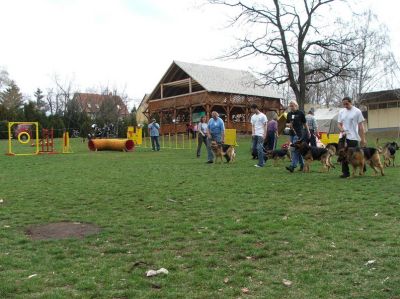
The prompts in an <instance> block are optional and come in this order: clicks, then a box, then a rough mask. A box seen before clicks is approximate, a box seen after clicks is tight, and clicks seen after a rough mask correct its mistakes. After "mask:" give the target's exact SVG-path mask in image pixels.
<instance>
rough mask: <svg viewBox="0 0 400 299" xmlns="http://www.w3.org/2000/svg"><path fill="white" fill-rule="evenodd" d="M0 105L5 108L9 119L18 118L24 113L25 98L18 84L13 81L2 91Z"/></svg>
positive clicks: (6, 116)
mask: <svg viewBox="0 0 400 299" xmlns="http://www.w3.org/2000/svg"><path fill="white" fill-rule="evenodd" d="M0 105H1V106H3V109H4V110H5V118H6V119H7V120H8V121H13V120H16V119H17V118H18V117H20V116H21V114H22V109H21V108H22V105H23V99H22V94H21V92H20V90H19V87H18V85H17V84H16V83H15V82H14V81H11V83H10V85H9V86H8V87H7V88H6V89H5V90H4V91H3V92H1V93H0Z"/></svg>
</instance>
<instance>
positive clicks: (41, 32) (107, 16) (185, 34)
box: [0, 0, 400, 99]
mask: <svg viewBox="0 0 400 299" xmlns="http://www.w3.org/2000/svg"><path fill="white" fill-rule="evenodd" d="M203 2H204V1H201V0H0V28H1V34H0V36H1V45H0V68H5V69H6V70H7V71H8V73H9V75H10V78H11V79H14V80H15V81H16V83H17V84H18V85H19V86H20V88H21V90H22V92H23V93H25V94H29V95H31V94H33V92H34V90H35V89H36V88H38V87H40V88H41V89H43V90H46V88H48V87H51V86H52V84H53V81H52V78H53V77H54V75H55V74H58V75H59V77H60V78H62V79H64V80H70V79H72V80H74V82H75V85H76V86H77V88H79V89H80V90H81V91H85V90H87V89H99V88H100V87H104V86H109V87H110V88H113V89H114V88H116V89H118V90H120V91H123V90H125V92H126V93H127V94H128V96H129V97H130V98H133V99H141V98H142V97H143V95H144V94H145V93H146V92H150V91H152V89H153V88H154V86H155V85H156V84H157V83H158V81H159V79H160V78H161V76H162V75H163V74H164V72H165V71H166V70H167V68H168V67H169V65H170V64H171V62H172V61H173V60H181V61H186V62H193V63H204V64H209V65H216V66H225V67H231V68H237V69H248V67H249V66H250V64H251V62H249V61H229V62H226V61H219V60H215V58H216V57H217V56H219V55H221V54H222V53H223V51H224V50H226V49H227V48H228V47H229V46H230V45H232V44H233V43H234V39H233V38H234V32H233V31H232V30H229V29H228V30H226V29H223V26H224V25H225V24H226V23H225V21H226V18H225V12H224V11H223V10H221V9H220V8H216V7H215V8H212V7H210V6H206V7H202V6H200V5H199V4H200V3H203ZM354 2H355V3H357V5H358V4H359V3H361V2H362V3H363V4H362V5H364V7H371V8H372V9H373V10H374V12H375V13H376V14H377V15H378V17H379V18H380V20H381V21H382V22H384V23H385V24H386V25H387V26H388V28H389V31H390V36H391V38H392V49H393V52H394V53H395V55H396V57H397V58H398V59H399V58H400V36H399V35H400V34H399V33H400V21H399V18H398V10H399V8H400V1H397V0H379V1H378V0H355V1H354ZM360 5H361V4H360ZM396 33H397V34H396Z"/></svg>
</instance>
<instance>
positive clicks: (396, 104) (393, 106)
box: [387, 102, 399, 108]
mask: <svg viewBox="0 0 400 299" xmlns="http://www.w3.org/2000/svg"><path fill="white" fill-rule="evenodd" d="M398 105H399V102H390V103H388V104H387V107H388V108H397V107H398Z"/></svg>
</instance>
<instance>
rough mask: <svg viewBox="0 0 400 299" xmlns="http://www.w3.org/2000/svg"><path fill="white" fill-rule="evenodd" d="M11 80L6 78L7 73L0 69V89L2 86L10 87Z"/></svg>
mask: <svg viewBox="0 0 400 299" xmlns="http://www.w3.org/2000/svg"><path fill="white" fill-rule="evenodd" d="M10 83H11V80H10V77H9V76H8V72H7V71H6V70H5V69H2V68H0V89H1V88H2V87H4V86H8V85H10Z"/></svg>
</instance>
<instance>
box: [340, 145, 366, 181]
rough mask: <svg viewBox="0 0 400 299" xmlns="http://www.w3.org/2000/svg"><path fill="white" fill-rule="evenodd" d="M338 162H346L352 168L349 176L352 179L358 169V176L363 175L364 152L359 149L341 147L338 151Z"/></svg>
mask: <svg viewBox="0 0 400 299" xmlns="http://www.w3.org/2000/svg"><path fill="white" fill-rule="evenodd" d="M338 156H339V157H338V162H340V163H342V162H347V163H348V164H350V165H351V166H352V168H353V171H352V173H351V175H352V176H353V177H354V176H355V174H356V170H357V168H358V173H359V175H363V174H364V167H365V158H364V152H363V151H362V149H361V148H359V147H342V148H340V149H339V151H338Z"/></svg>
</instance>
